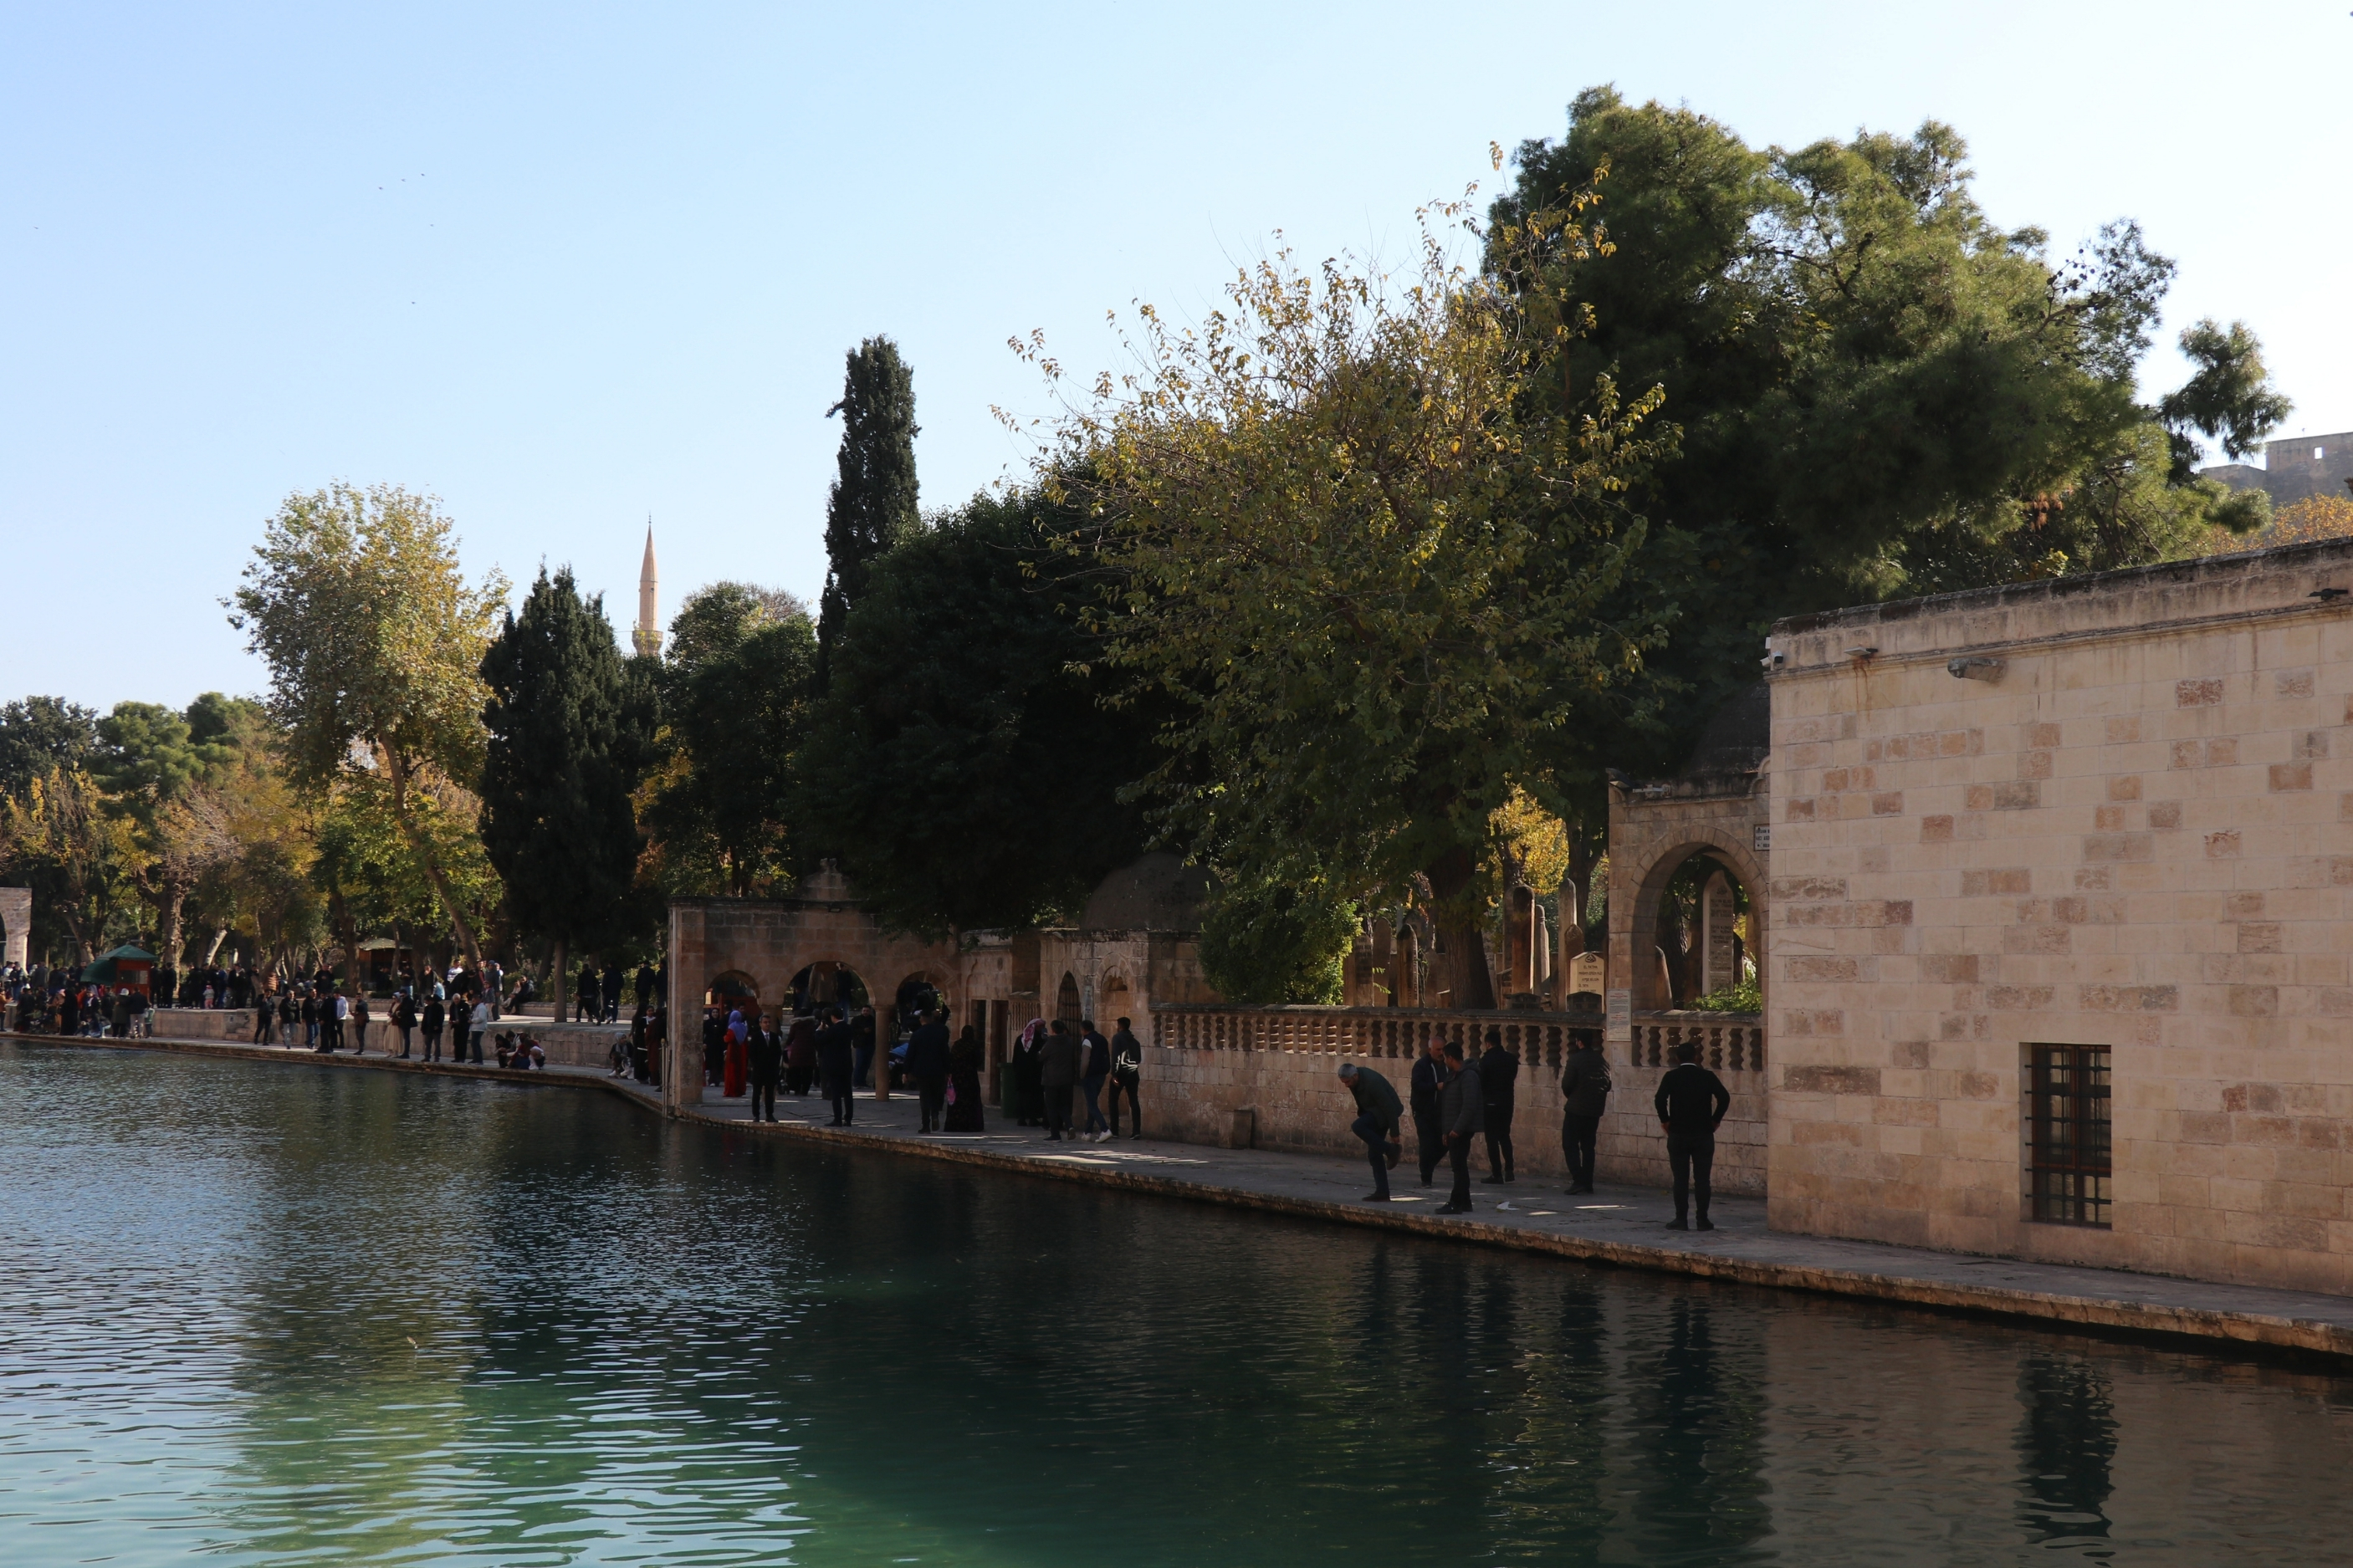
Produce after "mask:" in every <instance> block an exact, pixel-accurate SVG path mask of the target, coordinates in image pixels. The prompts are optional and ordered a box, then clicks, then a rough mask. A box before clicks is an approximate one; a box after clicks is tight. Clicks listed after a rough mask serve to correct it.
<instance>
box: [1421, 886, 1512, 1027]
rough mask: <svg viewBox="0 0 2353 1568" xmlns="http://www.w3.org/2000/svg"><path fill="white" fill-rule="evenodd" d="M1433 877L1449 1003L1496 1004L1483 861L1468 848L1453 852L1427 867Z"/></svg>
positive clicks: (1433, 916) (1476, 1007) (1468, 1006)
mask: <svg viewBox="0 0 2353 1568" xmlns="http://www.w3.org/2000/svg"><path fill="white" fill-rule="evenodd" d="M1422 874H1423V875H1424V876H1426V877H1428V878H1429V879H1430V920H1431V922H1432V923H1433V924H1435V925H1436V926H1437V927H1438V937H1439V945H1440V946H1441V947H1442V948H1444V949H1445V952H1443V953H1442V954H1441V955H1440V957H1442V959H1443V960H1444V963H1445V967H1446V979H1447V990H1448V992H1449V995H1448V996H1447V1000H1446V1005H1448V1006H1449V1007H1451V1008H1454V1009H1457V1010H1466V1011H1481V1010H1485V1009H1489V1008H1492V1007H1493V1006H1494V1005H1495V982H1494V977H1493V975H1492V974H1490V973H1488V971H1487V943H1486V940H1485V937H1484V935H1483V933H1482V931H1480V929H1479V928H1480V924H1481V922H1480V920H1479V910H1478V909H1477V908H1476V904H1477V900H1478V874H1479V865H1478V862H1477V860H1476V859H1474V858H1472V853H1471V851H1470V850H1469V849H1467V848H1462V847H1456V848H1453V849H1450V850H1448V851H1447V852H1446V853H1445V854H1443V855H1441V856H1440V857H1439V858H1437V859H1436V860H1435V861H1433V862H1431V863H1430V866H1429V867H1428V868H1425V870H1424V871H1423V873H1422Z"/></svg>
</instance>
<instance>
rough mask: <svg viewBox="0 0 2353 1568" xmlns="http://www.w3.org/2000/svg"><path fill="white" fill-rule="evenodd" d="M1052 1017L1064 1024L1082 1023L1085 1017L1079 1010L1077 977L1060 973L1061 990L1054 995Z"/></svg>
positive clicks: (1064, 972) (1065, 972)
mask: <svg viewBox="0 0 2353 1568" xmlns="http://www.w3.org/2000/svg"><path fill="white" fill-rule="evenodd" d="M1054 1016H1056V1017H1057V1018H1060V1019H1063V1020H1065V1021H1066V1022H1069V1023H1072V1024H1076V1023H1079V1022H1082V1020H1083V1019H1084V1018H1085V1016H1086V1015H1085V1014H1084V1013H1083V1012H1082V1011H1081V1010H1080V1003H1079V977H1078V976H1077V975H1075V974H1072V973H1071V972H1070V971H1068V970H1064V971H1063V972H1062V985H1061V989H1060V990H1059V991H1057V992H1056V993H1055V994H1054Z"/></svg>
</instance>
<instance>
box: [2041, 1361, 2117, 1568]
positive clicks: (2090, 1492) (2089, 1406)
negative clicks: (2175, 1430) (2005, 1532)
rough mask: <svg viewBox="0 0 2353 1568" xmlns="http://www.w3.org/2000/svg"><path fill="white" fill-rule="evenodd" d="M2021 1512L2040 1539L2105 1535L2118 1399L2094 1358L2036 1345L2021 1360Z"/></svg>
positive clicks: (2089, 1538)
mask: <svg viewBox="0 0 2353 1568" xmlns="http://www.w3.org/2000/svg"><path fill="white" fill-rule="evenodd" d="M2018 1402H2019V1403H2020V1404H2021V1405H2023V1406H2025V1414H2024V1415H2022V1416H2021V1419H2020V1421H2019V1424H2018V1458H2019V1463H2020V1478H2019V1482H2020V1488H2021V1490H2022V1491H2023V1492H2024V1494H2025V1495H2024V1497H2023V1498H2022V1499H2021V1501H2020V1503H2019V1510H2018V1511H2019V1519H2020V1521H2021V1523H2022V1524H2023V1525H2024V1526H2025V1528H2026V1532H2027V1539H2028V1540H2030V1541H2031V1542H2036V1543H2038V1544H2050V1545H2058V1544H2066V1543H2072V1542H2089V1541H2094V1540H2104V1539H2105V1538H2106V1536H2107V1534H2108V1515H2107V1502H2108V1496H2109V1494H2110V1493H2111V1492H2112V1491H2114V1490H2115V1482H2114V1478H2113V1468H2114V1466H2115V1464H2116V1404H2115V1400H2114V1398H2113V1396H2112V1394H2111V1391H2110V1389H2109V1386H2108V1380H2107V1377H2106V1375H2105V1373H2102V1372H2101V1371H2100V1370H2099V1369H2098V1368H2096V1367H2094V1365H2092V1363H2089V1362H2088V1361H2084V1360H2082V1359H2079V1358H2077V1357H2074V1356H2071V1355H2065V1354H2050V1353H2043V1352H2030V1353H2029V1354H2028V1355H2027V1356H2026V1358H2025V1359H2024V1360H2023V1361H2022V1362H2021V1363H2020V1364H2019V1369H2018Z"/></svg>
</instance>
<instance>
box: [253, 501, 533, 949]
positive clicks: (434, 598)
mask: <svg viewBox="0 0 2353 1568" xmlns="http://www.w3.org/2000/svg"><path fill="white" fill-rule="evenodd" d="M506 593H507V582H506V579H505V577H504V576H503V575H501V574H500V573H498V572H496V571H492V572H491V573H490V574H488V575H487V576H485V577H484V578H483V579H482V581H481V582H480V584H470V583H468V582H467V581H466V577H465V573H464V570H463V568H462V567H461V566H460V565H459V561H458V545H457V538H456V531H455V529H454V526H453V525H452V524H451V522H450V521H449V520H448V518H447V517H445V516H444V515H443V514H442V512H441V510H440V507H439V503H438V501H436V500H433V499H432V498H431V497H428V496H417V495H412V494H410V493H409V492H408V491H406V490H404V489H399V488H397V487H396V486H391V485H375V486H371V487H370V488H368V489H364V490H363V489H357V488H355V487H353V486H351V485H347V484H340V483H339V484H336V485H332V486H330V487H329V488H327V489H322V490H316V491H313V492H311V494H308V495H292V496H289V497H288V498H287V500H286V503H285V505H284V506H283V507H281V508H280V510H279V512H278V515H277V516H275V517H273V518H272V519H270V521H269V526H268V528H267V531H265V533H264V536H263V539H262V542H261V543H260V544H259V546H257V547H256V548H255V550H254V560H253V561H252V563H249V564H248V566H247V567H246V569H245V574H244V585H243V586H242V587H240V588H238V589H237V593H236V595H235V596H234V598H233V599H232V600H231V601H229V603H230V604H231V605H233V606H234V608H233V612H232V614H231V615H230V616H229V624H230V625H231V626H236V627H237V628H238V629H239V630H242V631H244V632H245V633H246V634H247V637H248V645H247V646H248V647H249V648H251V650H252V651H253V652H255V653H257V654H259V655H260V656H261V658H262V660H263V662H264V663H266V664H267V665H268V666H269V678H270V697H269V708H270V712H271V715H272V716H273V717H274V718H275V719H276V720H277V721H279V723H280V726H281V727H282V729H283V730H284V731H285V734H286V737H287V740H286V755H287V762H288V766H289V769H290V773H292V775H293V777H294V779H295V780H296V782H297V783H299V784H303V785H305V786H308V787H312V788H322V787H325V786H327V785H329V784H332V783H333V782H335V781H337V780H339V779H343V780H350V779H352V778H353V776H354V775H371V776H374V777H376V778H379V779H381V780H382V781H383V782H384V784H385V792H386V794H385V805H386V808H387V809H388V810H389V812H390V814H391V816H392V819H393V821H394V823H395V824H396V826H398V828H399V830H400V832H401V833H402V835H403V836H404V837H406V839H407V841H408V844H409V847H410V848H411V850H412V851H413V852H414V853H415V855H416V856H417V862H418V864H419V866H420V868H422V869H423V871H424V873H425V876H426V879H427V881H429V882H430V883H431V884H432V886H433V889H434V893H435V895H436V896H437V898H438V899H439V900H440V902H441V905H442V912H443V914H444V916H445V917H446V918H447V919H448V921H449V922H450V925H451V927H452V929H453V930H454V931H456V932H457V935H458V939H459V942H461V943H462V944H463V946H464V948H465V951H466V953H467V956H468V958H469V959H470V961H471V963H473V964H474V965H475V967H476V968H477V969H479V968H480V964H481V962H482V952H481V944H480V941H479V940H478V938H477V937H476V935H475V928H474V922H473V921H471V920H470V919H469V918H468V916H467V913H466V911H465V909H464V907H463V901H462V900H460V899H459V897H458V895H457V892H456V890H455V889H453V888H452V886H451V885H450V879H449V877H448V871H447V868H446V867H445V866H444V864H443V861H442V855H441V850H440V847H439V846H438V845H437V843H436V842H435V839H434V837H433V836H432V835H431V834H429V833H428V832H427V824H426V820H425V818H426V816H427V812H428V807H429V806H433V805H438V809H439V810H440V811H441V812H442V814H443V815H445V816H446V815H448V810H449V808H450V803H448V802H438V803H433V802H430V801H428V796H430V795H433V794H434V793H435V787H436V786H437V785H438V784H449V785H452V786H455V787H456V788H457V790H458V791H459V793H460V794H462V793H464V792H465V791H466V790H467V789H468V788H469V787H470V785H471V784H472V783H473V782H474V780H475V779H476V777H477V775H478V773H479V772H480V766H481V758H482V748H483V742H484V734H483V730H482V719H481V715H482V710H483V707H484V705H485V702H486V700H487V697H488V695H489V694H488V692H487V690H486V689H485V688H484V686H483V683H482V676H481V663H482V655H483V652H484V651H485V649H486V648H487V647H489V644H490V639H491V632H492V630H493V628H494V626H495V625H496V617H497V616H498V613H499V611H500V609H501V606H502V605H503V604H504V603H505V600H506Z"/></svg>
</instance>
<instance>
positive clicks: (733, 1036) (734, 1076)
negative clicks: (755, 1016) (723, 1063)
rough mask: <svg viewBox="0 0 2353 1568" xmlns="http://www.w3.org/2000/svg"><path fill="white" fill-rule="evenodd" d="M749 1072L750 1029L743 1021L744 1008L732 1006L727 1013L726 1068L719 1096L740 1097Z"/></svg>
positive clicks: (722, 1097)
mask: <svg viewBox="0 0 2353 1568" xmlns="http://www.w3.org/2000/svg"><path fill="white" fill-rule="evenodd" d="M751 1072H752V1047H751V1031H750V1029H749V1027H748V1026H746V1025H745V1024H744V1009H742V1008H741V1007H733V1008H730V1009H728V1013H727V1068H726V1073H725V1075H724V1077H723V1079H722V1080H721V1083H720V1086H719V1098H720V1099H722V1100H740V1099H742V1098H743V1096H744V1084H745V1083H746V1082H747V1081H748V1080H749V1079H750V1077H751Z"/></svg>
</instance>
